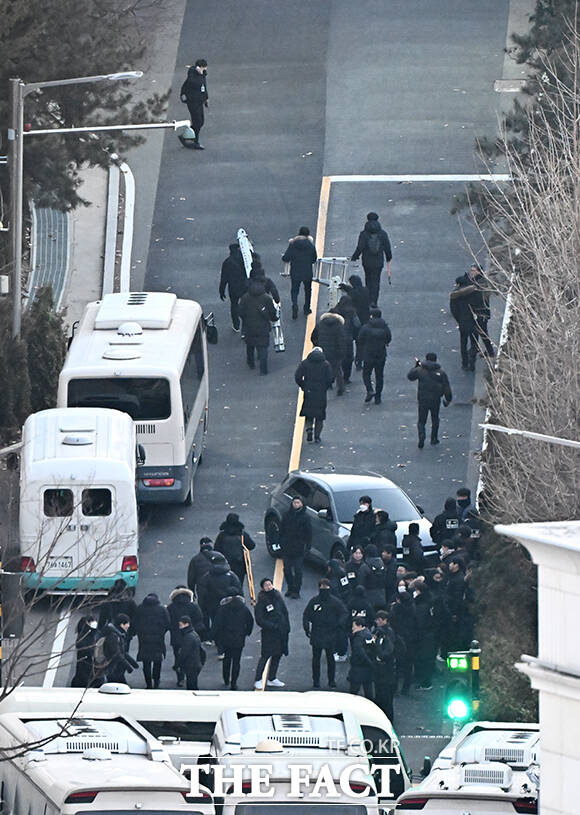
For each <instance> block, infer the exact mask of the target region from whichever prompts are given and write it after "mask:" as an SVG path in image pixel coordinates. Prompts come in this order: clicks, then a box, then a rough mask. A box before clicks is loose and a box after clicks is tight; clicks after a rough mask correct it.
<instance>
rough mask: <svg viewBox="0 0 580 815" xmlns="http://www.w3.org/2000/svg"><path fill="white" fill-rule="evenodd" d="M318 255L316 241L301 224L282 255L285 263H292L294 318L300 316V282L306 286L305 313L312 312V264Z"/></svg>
mask: <svg viewBox="0 0 580 815" xmlns="http://www.w3.org/2000/svg"><path fill="white" fill-rule="evenodd" d="M317 258H318V255H317V254H316V249H315V248H314V241H313V239H312V237H311V235H310V230H309V229H308V227H307V226H301V227H300V229H299V230H298V234H297V235H296V237H295V238H290V241H289V243H288V248H287V249H286V251H285V252H284V254H283V255H282V260H283V261H284V263H289V264H290V280H291V281H292V282H291V286H290V298H291V300H292V319H293V320H296V318H297V317H298V292H299V290H300V284H301V283H302V284H303V286H304V314H310V298H311V295H312V277H313V274H312V264H313V263H316V259H317Z"/></svg>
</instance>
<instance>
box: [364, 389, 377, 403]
mask: <svg viewBox="0 0 580 815" xmlns="http://www.w3.org/2000/svg"><path fill="white" fill-rule="evenodd" d="M374 395H375V394H374V391H367V395H366V396H365V403H366V402H370V401H371V400H372V399H373V397H374Z"/></svg>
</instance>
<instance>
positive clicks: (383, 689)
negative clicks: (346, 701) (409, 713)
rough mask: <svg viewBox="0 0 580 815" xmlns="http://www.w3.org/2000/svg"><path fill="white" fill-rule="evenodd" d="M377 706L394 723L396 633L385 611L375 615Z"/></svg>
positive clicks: (380, 610) (379, 611)
mask: <svg viewBox="0 0 580 815" xmlns="http://www.w3.org/2000/svg"><path fill="white" fill-rule="evenodd" d="M373 636H374V638H375V652H376V664H375V675H374V679H375V704H376V705H378V706H379V707H380V708H381V710H382V711H383V713H384V714H385V716H386V717H387V719H388V720H389V721H390V722H391V724H393V723H394V719H395V714H394V711H393V697H394V695H395V690H396V688H397V669H396V661H395V632H394V631H393V629H392V628H391V626H390V625H389V615H388V614H387V612H386V611H384V610H383V609H379V610H378V611H377V613H376V614H375V627H374V630H373Z"/></svg>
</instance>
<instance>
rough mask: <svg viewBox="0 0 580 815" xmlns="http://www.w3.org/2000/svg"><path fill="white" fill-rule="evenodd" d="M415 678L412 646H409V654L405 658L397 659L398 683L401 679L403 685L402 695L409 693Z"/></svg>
mask: <svg viewBox="0 0 580 815" xmlns="http://www.w3.org/2000/svg"><path fill="white" fill-rule="evenodd" d="M412 676H413V657H412V656H411V646H410V644H407V653H406V654H405V656H404V657H401V658H400V659H397V682H399V681H400V680H401V679H402V680H403V684H402V686H401V692H402V693H408V692H409V688H410V686H411V679H412Z"/></svg>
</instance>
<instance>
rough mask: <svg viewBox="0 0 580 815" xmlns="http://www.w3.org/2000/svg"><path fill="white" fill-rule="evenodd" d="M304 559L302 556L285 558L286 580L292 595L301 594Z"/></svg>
mask: <svg viewBox="0 0 580 815" xmlns="http://www.w3.org/2000/svg"><path fill="white" fill-rule="evenodd" d="M303 566H304V558H303V557H302V556H300V555H295V556H290V557H288V556H287V555H286V556H285V557H284V579H285V580H286V584H287V586H288V591H289V592H290V593H291V594H300V589H301V588H302V570H303Z"/></svg>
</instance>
